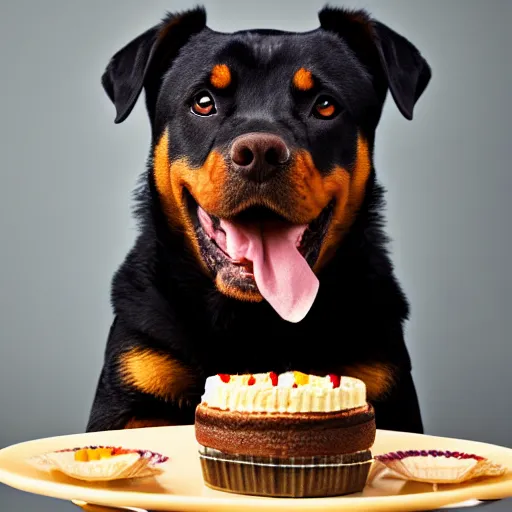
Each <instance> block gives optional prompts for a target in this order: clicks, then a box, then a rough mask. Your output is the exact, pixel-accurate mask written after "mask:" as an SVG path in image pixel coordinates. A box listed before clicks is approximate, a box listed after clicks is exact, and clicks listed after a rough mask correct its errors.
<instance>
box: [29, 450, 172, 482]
mask: <svg viewBox="0 0 512 512" xmlns="http://www.w3.org/2000/svg"><path fill="white" fill-rule="evenodd" d="M167 460H168V457H166V456H164V455H161V454H159V453H155V452H152V451H149V450H133V449H125V448H120V447H114V446H85V447H78V448H68V449H64V450H58V451H54V452H48V453H45V454H42V455H40V456H36V457H32V458H31V459H30V462H31V463H32V464H33V465H34V466H36V467H37V468H39V469H44V470H47V471H60V472H61V473H64V474H65V475H67V476H69V477H72V478H76V479H78V480H85V481H108V480H120V479H125V478H142V477H148V476H153V475H156V474H158V473H160V471H161V470H160V468H159V465H160V464H162V463H164V462H166V461H167Z"/></svg>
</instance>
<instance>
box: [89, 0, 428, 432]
mask: <svg viewBox="0 0 512 512" xmlns="http://www.w3.org/2000/svg"><path fill="white" fill-rule="evenodd" d="M320 23H321V27H320V28H318V29H317V30H314V31H311V32H309V33H304V34H296V33H283V32H277V31H268V30H265V31H256V30H254V31H244V32H239V33H235V34H220V33H216V32H214V31H212V30H210V29H209V28H207V27H206V16H205V13H204V11H203V10H202V9H196V10H193V11H190V12H188V13H181V14H178V15H169V16H168V17H167V18H166V19H165V20H163V21H162V23H161V24H159V25H157V26H155V27H153V28H152V29H150V30H148V31H147V32H145V33H144V34H143V35H141V36H139V37H138V38H137V39H135V40H134V41H132V42H131V43H130V44H128V45H127V46H126V47H125V48H123V49H122V50H120V51H119V52H118V53H117V54H116V55H115V56H114V57H113V59H112V60H111V62H110V64H109V66H108V68H107V70H106V72H105V74H104V76H103V85H104V87H105V90H106V92H107V93H108V95H109V97H110V98H111V99H112V101H113V103H114V104H115V107H116V110H117V117H116V122H121V121H123V120H124V119H125V118H126V117H127V116H128V115H129V113H130V111H131V109H132V108H133V105H134V104H135V102H136V100H137V97H138V96H139V94H140V92H141V90H142V88H144V89H145V92H146V105H147V109H148V113H149V119H150V122H151V126H152V133H153V144H152V148H151V153H150V154H151V155H152V154H153V149H154V146H155V144H156V142H157V141H158V139H159V137H160V135H161V134H162V132H163V130H164V129H165V128H167V129H168V130H169V133H170V141H171V147H170V156H171V158H177V157H179V156H187V157H188V158H189V160H190V161H191V163H192V164H194V165H200V164H202V163H203V162H204V160H205V159H206V157H207V155H208V153H209V151H211V149H212V148H214V147H224V146H225V145H227V144H229V142H230V141H231V140H232V139H233V138H234V137H235V136H237V135H239V134H240V133H244V132H247V131H249V130H264V129H271V130H274V131H275V130H276V129H277V130H278V132H279V134H280V135H281V136H282V137H283V138H284V139H285V140H286V142H287V143H288V144H289V145H290V147H291V148H294V149H295V148H306V149H307V150H308V151H309V152H310V153H311V155H312V156H313V159H314V162H315V165H316V166H317V168H318V169H319V170H320V171H321V172H322V173H325V174H327V173H329V171H330V169H331V168H332V166H333V165H334V164H337V165H343V166H346V167H350V165H351V164H352V163H353V161H354V156H355V148H356V139H357V133H358V131H359V132H361V133H363V134H364V136H365V137H366V139H367V140H368V142H369V146H370V151H371V152H372V153H373V141H374V135H375V129H376V127H377V124H378V122H379V119H380V115H381V112H382V107H383V104H384V101H385V98H386V94H387V91H388V90H390V91H391V94H392V96H393V99H394V100H395V102H396V104H397V105H398V107H399V109H400V111H401V112H402V114H403V115H404V116H405V117H406V118H407V119H411V118H412V115H413V108H414V105H415V103H416V101H417V100H418V98H419V97H420V96H421V94H422V93H423V91H424V89H425V88H426V86H427V84H428V82H429V79H430V68H429V66H428V64H427V63H426V61H425V60H424V59H423V57H422V56H421V55H420V54H419V52H418V51H417V50H416V48H415V47H414V46H413V45H412V44H411V43H410V42H409V41H407V40H406V39H405V38H403V37H402V36H400V35H398V34H396V33H395V32H393V31H392V30H391V29H389V28H388V27H386V26H385V25H383V24H381V23H379V22H377V21H375V20H372V19H371V18H370V17H369V16H368V14H367V13H366V12H364V11H347V10H341V9H327V8H326V9H324V10H323V11H322V12H321V13H320ZM269 55H270V57H269ZM220 57H222V61H223V62H228V63H229V65H230V68H231V69H232V70H233V74H234V81H235V83H234V84H233V87H232V88H229V89H228V90H227V91H223V92H215V99H216V101H218V104H219V106H220V109H221V110H222V111H223V112H226V115H222V116H220V115H219V116H215V117H212V118H197V117H195V116H191V115H190V109H189V102H190V98H191V97H192V95H193V93H194V91H197V90H198V88H199V89H201V88H205V87H206V88H207V86H205V85H204V83H205V79H206V77H207V74H208V72H209V70H211V68H212V66H213V65H214V64H215V63H217V62H218V61H219V59H220ZM269 59H270V60H269ZM297 66H299V67H300V66H304V67H307V68H310V69H312V70H313V71H314V73H315V75H316V76H319V77H321V80H322V83H323V87H326V88H327V90H329V92H330V93H331V94H332V95H334V96H335V98H336V99H337V100H338V102H339V104H340V105H341V108H342V111H343V113H342V115H339V116H338V118H336V119H334V120H332V121H328V122H327V121H323V120H312V119H310V118H309V117H308V116H307V115H306V112H309V111H310V105H311V104H312V102H313V100H314V99H315V97H316V95H317V94H318V91H317V90H313V91H311V92H307V93H300V94H297V93H292V92H290V90H289V82H290V77H291V75H292V74H293V73H292V70H293V69H295V68H297ZM248 112H251V113H253V114H254V112H261V113H263V114H264V115H263V114H262V115H261V116H260V117H261V118H260V119H259V120H257V121H255V120H254V115H253V116H251V119H252V120H250V121H249V120H247V119H248V118H249V117H250V116H248V115H246V114H247V113H248ZM227 113H229V114H227ZM276 126H277V128H276ZM152 165H153V161H152V157H150V158H149V161H148V171H147V173H145V174H144V176H143V180H142V182H141V187H140V189H139V191H138V195H137V217H138V219H139V227H140V234H139V236H138V238H137V240H136V242H135V245H134V247H133V249H132V250H131V251H130V253H129V254H128V256H127V257H126V259H125V261H124V263H123V264H122V265H121V267H120V268H119V270H118V271H117V273H116V274H115V277H114V280H113V288H112V303H113V308H114V315H115V320H114V322H113V325H112V328H111V331H110V334H109V337H108V343H107V348H106V353H105V363H104V367H103V369H102V372H101V376H100V380H99V384H98V389H97V393H96V397H95V400H94V404H93V408H92V411H91V416H90V420H89V423H88V426H87V430H88V431H97V430H107V429H115V428H122V427H123V426H124V425H125V424H126V422H127V421H128V420H129V419H130V418H133V417H136V418H140V419H144V418H149V419H151V418H159V419H167V420H168V421H169V423H174V424H180V423H181V424H182V423H192V422H193V419H194V407H195V405H196V404H197V402H198V400H199V398H200V395H201V392H202V390H203V388H202V385H203V384H204V379H205V378H206V377H207V376H208V375H212V374H216V373H242V372H253V373H255V372H266V371H270V370H273V371H276V372H281V371H286V370H290V369H294V370H300V371H304V372H311V373H321V374H325V373H330V372H335V371H337V370H339V369H340V368H343V367H347V366H350V365H353V364H364V363H375V362H381V363H384V364H390V365H393V367H395V368H396V369H397V373H396V377H397V381H396V384H395V386H394V387H393V389H392V390H391V391H390V393H389V394H387V395H386V396H384V397H382V399H380V400H377V401H376V402H375V403H374V406H375V409H376V420H377V426H378V428H382V429H393V430H402V431H411V432H422V431H423V426H422V421H421V415H420V410H419V406H418V401H417V398H416V392H415V388H414V384H413V381H412V378H411V373H410V372H411V362H410V359H409V354H408V351H407V348H406V345H405V342H404V335H403V324H404V321H405V320H406V319H407V318H408V312H409V309H408V303H407V300H406V298H405V296H404V294H403V292H402V290H401V288H400V286H399V284H398V283H397V280H396V278H395V276H394V272H393V266H392V263H391V261H390V258H389V256H388V253H387V251H386V242H387V240H386V237H385V235H384V232H383V226H382V217H381V211H382V208H383V206H384V202H383V190H382V188H381V186H380V185H379V184H378V182H377V180H376V176H375V172H374V170H373V169H372V173H371V175H370V179H369V180H368V182H367V185H366V196H365V199H364V203H363V205H362V207H361V208H360V211H359V213H358V215H357V217H356V219H355V221H354V223H353V225H352V227H351V229H350V232H349V233H348V234H347V235H346V236H345V237H344V238H343V240H342V242H341V243H340V245H339V247H338V249H337V252H336V254H335V256H334V257H333V259H332V260H331V261H330V262H329V264H328V265H327V266H326V267H325V268H324V269H323V270H322V271H321V273H320V274H319V278H320V283H321V284H320V290H319V293H318V296H317V299H316V301H315V303H314V305H313V308H312V309H311V311H310V312H309V314H308V315H307V316H306V318H305V319H304V320H303V321H302V322H300V323H298V324H293V323H288V322H285V321H284V320H282V319H281V318H280V317H278V315H277V314H276V313H275V311H274V310H273V309H272V308H271V307H270V306H269V305H268V304H267V303H266V302H261V303H247V302H241V301H237V300H235V299H231V298H228V297H226V296H224V295H222V294H221V293H220V292H218V291H217V289H216V288H215V285H214V282H213V280H212V279H211V277H209V276H207V275H205V274H204V272H203V271H202V270H201V268H200V265H199V263H198V261H197V260H196V258H195V256H194V255H193V254H192V253H191V252H189V251H187V249H186V244H185V239H184V236H185V235H184V234H183V233H178V232H175V231H172V230H171V229H169V223H168V219H166V217H165V215H164V213H163V211H162V208H161V205H160V200H159V197H158V193H157V191H156V188H155V183H154V180H153V175H152V169H153V167H152ZM285 199H286V198H284V199H283V200H285ZM133 347H149V348H152V349H155V350H157V351H160V352H162V353H164V354H170V355H171V356H172V357H173V358H175V359H177V360H179V361H181V362H182V363H183V364H185V365H187V366H188V367H189V368H191V369H193V371H194V373H195V374H196V375H197V376H198V381H197V385H196V386H194V387H192V388H190V389H189V390H188V391H187V392H186V393H185V395H184V396H183V397H182V400H180V403H171V402H169V401H164V400H161V399H159V398H156V397H153V396H150V395H146V394H143V393H140V392H138V391H136V390H134V389H131V388H130V387H129V386H127V385H126V384H124V383H123V382H122V381H121V378H120V375H119V367H118V360H119V357H120V355H121V354H123V353H124V352H125V351H126V350H128V349H130V348H133Z"/></svg>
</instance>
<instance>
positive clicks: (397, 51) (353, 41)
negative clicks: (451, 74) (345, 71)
mask: <svg viewBox="0 0 512 512" xmlns="http://www.w3.org/2000/svg"><path fill="white" fill-rule="evenodd" d="M318 16H319V20H320V26H321V28H323V29H324V30H328V31H329V32H334V33H336V34H337V35H339V36H340V37H341V38H342V39H343V40H344V41H345V42H346V43H347V44H348V46H349V47H350V48H351V50H352V51H353V52H354V53H355V54H356V55H357V56H358V57H359V58H361V60H362V61H363V64H365V65H366V66H367V67H369V68H370V69H369V70H370V72H371V71H372V69H371V68H372V67H374V66H375V65H380V68H381V71H382V73H383V75H384V77H385V79H386V81H387V87H388V88H389V90H390V91H391V95H392V96H393V99H394V101H395V103H396V105H397V107H398V109H399V110H400V112H401V113H402V115H403V116H404V117H405V118H406V119H408V120H411V119H412V118H413V111H414V106H415V105H416V102H417V101H418V100H419V98H420V96H421V95H422V94H423V92H424V91H425V89H426V87H427V85H428V83H429V81H430V78H431V76H432V71H431V69H430V66H429V65H428V63H427V61H426V60H425V59H424V58H423V56H422V55H421V53H420V52H419V51H418V49H417V48H416V47H415V46H414V45H413V44H412V43H411V42H410V41H409V40H407V39H406V38H405V37H403V36H401V35H400V34H397V33H396V32H395V31H394V30H392V29H390V28H389V27H387V26H386V25H384V24H383V23H380V22H379V21H376V20H374V19H372V18H371V17H370V16H369V15H368V13H367V12H366V11H364V10H348V9H343V8H334V7H333V8H331V7H325V8H324V9H322V10H321V11H320V12H319V15H318Z"/></svg>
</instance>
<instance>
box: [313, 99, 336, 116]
mask: <svg viewBox="0 0 512 512" xmlns="http://www.w3.org/2000/svg"><path fill="white" fill-rule="evenodd" d="M337 113H338V105H337V104H336V102H335V101H334V99H333V98H331V97H330V96H320V98H318V100H317V102H316V103H315V108H314V110H313V114H314V115H315V116H316V117H318V118H320V119H332V118H333V117H334V116H335V115H336V114H337Z"/></svg>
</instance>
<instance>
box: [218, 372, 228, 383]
mask: <svg viewBox="0 0 512 512" xmlns="http://www.w3.org/2000/svg"><path fill="white" fill-rule="evenodd" d="M218 376H219V377H220V380H221V381H222V382H225V383H226V384H227V383H228V382H229V380H230V379H231V377H230V376H229V375H228V374H227V373H219V374H218Z"/></svg>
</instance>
